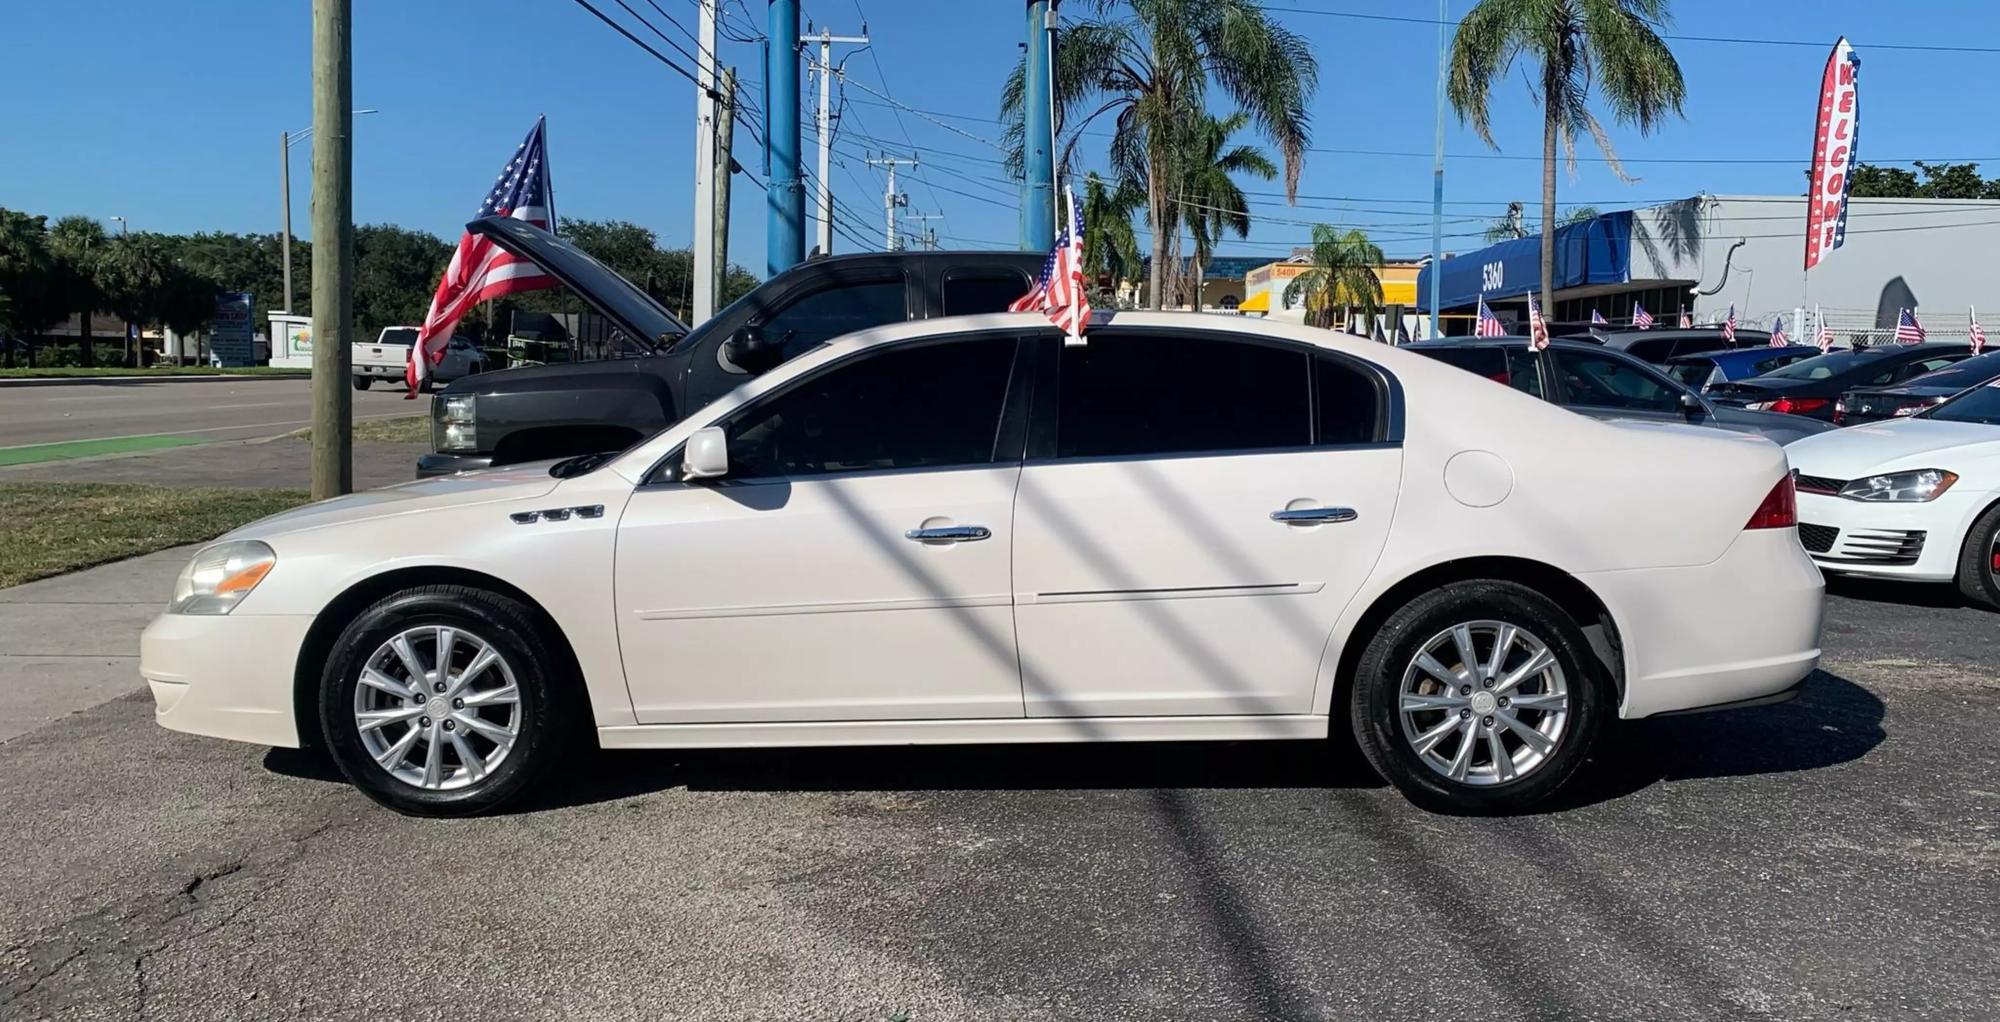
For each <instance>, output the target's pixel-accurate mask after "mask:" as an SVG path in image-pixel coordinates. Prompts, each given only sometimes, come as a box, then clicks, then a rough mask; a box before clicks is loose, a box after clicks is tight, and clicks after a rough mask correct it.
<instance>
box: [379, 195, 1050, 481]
mask: <svg viewBox="0 0 2000 1022" xmlns="http://www.w3.org/2000/svg"><path fill="white" fill-rule="evenodd" d="M467 230H470V231H473V232H474V233H477V234H483V235H485V236H487V237H489V238H492V239H493V241H494V242H495V243H496V244H498V245H500V246H501V247H502V248H505V249H506V250H508V251H509V252H512V253H514V254H515V255H517V256H520V257H521V258H524V259H528V260H531V261H533V262H535V263H536V264H538V265H540V266H541V267H542V268H543V269H545V270H547V271H548V272H549V273H550V274H551V275H553V276H554V277H556V278H557V279H558V280H560V281H562V282H563V284H565V285H566V286H568V287H569V288H570V289H571V290H572V291H574V292H576V293H577V295H578V296H580V297H581V298H582V299H583V300H584V301H585V302H587V303H589V304H590V305H591V307H592V308H594V309H596V310H597V312H598V313H600V314H601V315H603V316H604V317H605V318H606V319H607V320H609V321H610V322H611V324H612V326H613V327H614V328H615V329H616V331H617V334H618V336H617V337H616V338H614V342H613V343H614V344H615V346H616V350H619V351H622V352H623V353H624V354H623V355H622V356H621V357H618V358H614V359H606V360H603V361H596V362H573V363H568V364H564V365H548V366H532V367H528V368H522V369H509V370H506V371H503V372H490V373H480V374H479V375H477V376H468V377H466V378H464V379H461V380H458V381H456V382H454V383H452V384H451V385H450V386H449V387H446V388H444V389H443V390H442V391H440V392H438V393H437V395H436V396H434V397H433V398H432V399H431V447H432V453H430V454H426V455H424V456H422V457H421V458H419V459H418V460H417V474H418V475H420V476H433V475H444V474H446V473H451V472H461V471H464V470H467V469H475V468H487V467H489V466H493V465H509V464H515V463H519V462H524V461H540V460H544V459H549V458H565V457H569V456H571V455H577V454H591V453H594V452H598V451H610V450H619V449H622V448H624V447H627V446H629V445H631V444H632V443H634V442H635V441H638V440H640V439H643V438H645V437H647V436H650V435H652V434H653V433H656V432H658V431H659V430H660V429H662V428H664V427H666V426H667V425H669V424H671V423H673V422H674V421H676V420H678V419H679V418H680V417H681V416H682V415H685V414H687V413H688V412H690V411H693V410H694V409H697V408H700V407H701V406H703V405H705V404H707V403H708V402H710V401H713V400H715V399H716V398H718V397H721V396H722V395H723V394H726V393H728V392H729V391H731V390H733V389H735V388H736V386H737V385H738V384H741V383H742V382H744V381H745V380H747V379H750V378H751V377H752V376H755V375H757V374H759V373H762V372H765V371H766V370H769V369H771V368H772V367H774V366H777V365H779V364H780V363H782V362H784V361H785V360H787V359H790V358H793V357H795V356H797V355H799V354H801V353H803V352H805V351H808V350H810V349H811V348H813V347H815V346H817V345H819V344H822V343H824V342H826V341H829V340H832V339H833V338H835V337H839V336H841V335H842V334H847V333H852V332H854V331H856V330H865V329H867V328H869V327H876V326H882V325H885V324H888V323H897V322H902V321H904V320H913V319H929V318H932V317H935V316H957V315H968V314H973V313H981V312H999V311H1002V310H1004V309H1005V308H1006V307H1007V305H1008V304H1009V303H1011V302H1012V301H1013V300H1014V299H1016V298H1019V297H1020V296H1021V295H1023V294H1025V293H1026V292H1027V291H1028V289H1029V287H1031V286H1032V284H1033V278H1034V274H1036V273H1038V272H1039V271H1040V269H1041V264H1042V261H1043V256H1042V255H1039V254H1036V253H1031V252H876V253H869V254H863V255H846V256H833V257H830V258H825V259H815V260H812V261H810V262H806V263H801V264H800V265H798V266H795V267H793V268H791V269H789V270H786V271H785V272H783V273H780V274H778V275H776V276H774V277H772V278H771V279H770V280H767V281H765V282H764V283H763V284H761V285H759V286H758V287H757V289H756V290H754V291H751V292H750V293H749V294H747V295H744V296H743V297H742V298H739V299H737V300H736V301H735V302H733V303H731V304H730V306H729V307H728V308H726V309H723V310H722V311H720V312H718V313H716V314H715V316H714V317H712V318H710V319H709V320H708V321H707V322H705V323H703V324H701V325H700V326H698V327H696V328H694V329H693V330H689V329H687V328H686V327H685V326H683V325H682V324H681V323H680V322H679V321H678V320H676V319H675V318H674V317H673V315H672V314H670V313H669V312H668V311H667V310H666V309H665V308H663V307H662V306H661V305H660V304H659V303H658V302H656V301H654V300H653V299H652V298H651V297H650V296H648V295H647V294H646V293H645V292H644V291H642V290H640V289H639V288H636V287H634V286H632V284H631V282H629V281H627V280H625V279H624V278H623V277H620V276H619V275H618V274H616V273H614V272H612V271H611V270H610V269H609V268H607V267H606V266H604V265H603V264H602V263H599V262H598V261H597V260H595V259H593V258H591V257H590V256H589V255H587V254H585V253H584V252H583V251H582V250H580V249H578V248H576V247H575V246H573V245H570V244H569V243H568V242H565V241H562V240H561V239H558V238H556V237H555V236H554V235H551V234H550V233H548V232H547V231H544V230H541V229H540V228H537V227H534V226H532V225H529V224H527V223H524V222H522V221H520V220H512V219H505V218H500V217H487V218H484V219H481V220H476V221H474V222H472V223H471V224H469V225H467Z"/></svg>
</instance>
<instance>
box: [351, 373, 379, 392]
mask: <svg viewBox="0 0 2000 1022" xmlns="http://www.w3.org/2000/svg"><path fill="white" fill-rule="evenodd" d="M374 382H375V381H374V380H371V379H369V378H368V377H366V376H357V377H355V378H354V389H355V390H367V389H368V385H369V384H371V383H374Z"/></svg>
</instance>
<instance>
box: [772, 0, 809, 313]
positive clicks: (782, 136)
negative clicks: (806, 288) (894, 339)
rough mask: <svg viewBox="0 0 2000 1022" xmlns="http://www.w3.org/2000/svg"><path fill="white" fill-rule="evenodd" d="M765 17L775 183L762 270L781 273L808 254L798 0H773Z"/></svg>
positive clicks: (795, 264) (773, 179) (773, 182)
mask: <svg viewBox="0 0 2000 1022" xmlns="http://www.w3.org/2000/svg"><path fill="white" fill-rule="evenodd" d="M770 2H771V7H770V10H769V11H768V12H767V17H766V20H765V25H766V28H765V34H766V35H767V36H769V37H770V38H769V40H768V44H769V47H770V48H769V50H767V51H766V56H765V64H764V81H765V82H766V83H767V84H766V87H765V90H764V100H765V103H764V106H765V109H766V110H768V111H769V115H768V120H769V123H768V124H766V125H765V126H764V127H765V132H764V149H765V158H766V159H767V160H769V162H770V173H771V187H770V189H769V192H768V193H767V194H766V196H765V200H764V201H765V203H766V208H767V214H768V219H767V220H766V221H765V225H764V272H765V273H766V274H776V273H782V272H784V271H785V270H788V269H791V268H792V267H794V266H797V265H798V264H800V263H802V262H804V261H805V258H806V193H805V186H804V184H803V183H802V182H801V181H800V180H799V0H770Z"/></svg>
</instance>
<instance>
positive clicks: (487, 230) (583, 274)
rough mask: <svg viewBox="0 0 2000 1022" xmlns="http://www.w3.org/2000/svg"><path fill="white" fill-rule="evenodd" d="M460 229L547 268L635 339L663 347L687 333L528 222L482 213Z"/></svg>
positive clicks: (602, 268)
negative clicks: (484, 215) (483, 214)
mask: <svg viewBox="0 0 2000 1022" xmlns="http://www.w3.org/2000/svg"><path fill="white" fill-rule="evenodd" d="M465 229H466V230H467V231H469V232H471V233H473V234H477V235H479V236H481V237H484V238H487V239H489V240H491V241H492V242H493V243H494V244H495V245H498V246H500V247H501V248H503V249H505V250H507V251H508V252H510V253H512V254H513V255H516V256H519V257H521V258H522V259H526V260H528V261H529V262H531V263H534V264H535V265H536V266H539V267H541V268H542V269H544V270H547V271H548V272H549V275H550V276H552V277H554V278H556V279H557V280H559V281H562V283H563V286H564V287H567V288H569V289H570V290H571V291H574V292H576V294H577V296H578V297H580V298H582V299H583V300H584V301H585V302H587V303H588V304H589V305H590V307H591V308H593V309H596V310H597V311H598V312H599V313H600V314H602V315H603V316H604V317H605V318H606V319H609V320H610V321H611V322H612V325H614V326H616V327H617V328H618V329H619V330H621V331H623V332H624V333H625V336H627V337H630V338H632V339H633V340H635V341H639V342H642V343H644V344H647V345H649V346H651V347H653V348H655V349H657V350H659V351H665V350H666V349H668V348H670V347H672V346H673V344H674V342H675V341H678V340H680V339H681V338H682V337H683V336H685V335H686V334H687V332H688V328H687V325H686V324H684V323H682V322H681V321H680V320H678V319H675V318H674V315H673V313H671V312H668V311H667V309H666V307H665V306H663V305H661V304H660V303H659V302H656V301H654V300H653V298H652V296H651V295H648V294H647V293H646V292H644V291H641V290H639V289H638V288H637V287H635V286H633V284H632V282H631V281H629V280H626V279H625V278H624V277H621V276H619V275H618V274H617V273H616V272H614V271H613V270H612V269H611V268H610V267H608V266H606V265H604V264H603V263H600V262H598V261H597V260H596V259H594V258H592V257H591V256H590V255H589V253H586V252H585V251H583V250H582V249H580V248H577V247H576V246H575V245H572V244H570V243H569V242H567V241H564V240H563V239H561V238H558V237H556V236H555V235H553V234H550V233H549V232H548V231H545V230H543V229H541V228H540V227H536V226H535V225H534V224H531V223H528V222H527V221H525V220H516V219H514V218H512V217H504V216H487V217H480V218H479V219H477V220H474V221H472V222H471V223H469V224H466V225H465Z"/></svg>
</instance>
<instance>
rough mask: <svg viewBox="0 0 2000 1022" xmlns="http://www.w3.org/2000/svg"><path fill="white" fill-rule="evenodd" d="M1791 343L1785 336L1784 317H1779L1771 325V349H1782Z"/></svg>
mask: <svg viewBox="0 0 2000 1022" xmlns="http://www.w3.org/2000/svg"><path fill="white" fill-rule="evenodd" d="M1791 343H1792V342H1791V339H1790V338H1788V337H1786V336H1785V317H1784V316H1782V315H1780V316H1779V317H1778V318H1777V320H1775V321H1774V322H1772V324H1771V347H1773V348H1782V347H1785V346H1786V345H1788V344H1791Z"/></svg>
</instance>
